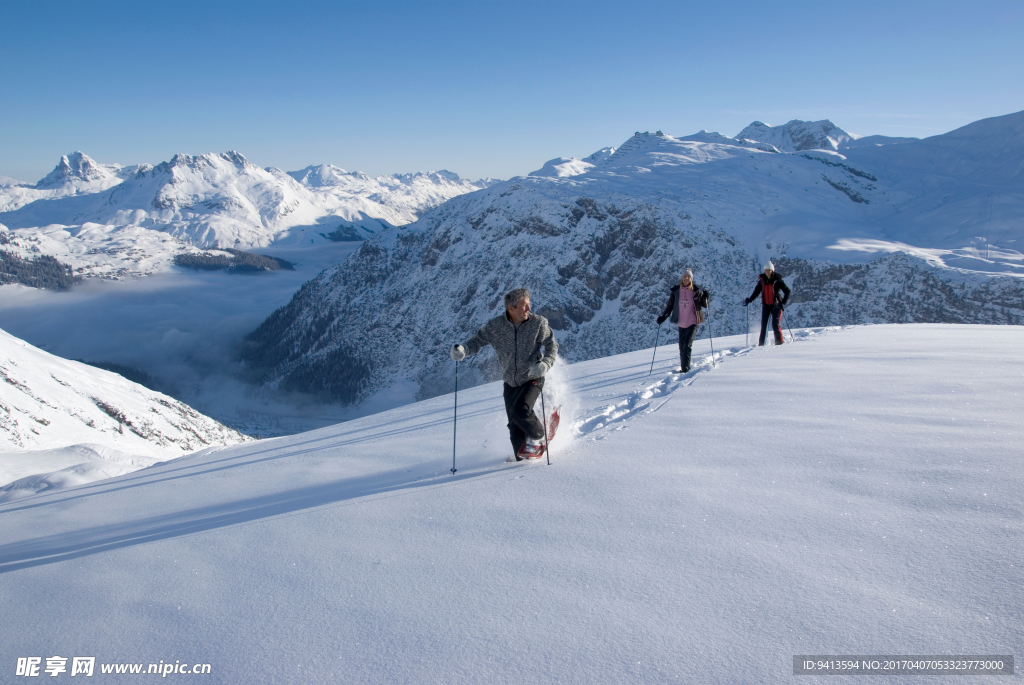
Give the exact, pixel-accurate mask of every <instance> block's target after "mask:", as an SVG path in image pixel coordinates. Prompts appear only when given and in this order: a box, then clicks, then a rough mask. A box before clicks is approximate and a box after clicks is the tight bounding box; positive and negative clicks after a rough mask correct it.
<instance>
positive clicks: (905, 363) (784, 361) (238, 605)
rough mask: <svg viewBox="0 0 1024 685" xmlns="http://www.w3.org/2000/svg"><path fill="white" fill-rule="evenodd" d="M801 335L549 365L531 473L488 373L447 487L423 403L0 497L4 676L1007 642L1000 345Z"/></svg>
mask: <svg viewBox="0 0 1024 685" xmlns="http://www.w3.org/2000/svg"><path fill="white" fill-rule="evenodd" d="M795 333H796V337H797V340H796V341H795V343H794V344H789V345H785V346H783V347H771V346H770V347H766V348H760V349H751V348H746V347H744V343H745V340H744V338H743V337H732V338H727V339H716V340H715V341H714V347H715V351H716V353H717V354H718V360H717V364H718V365H717V367H715V368H712V367H711V366H710V343H709V341H707V340H706V339H702V340H701V341H698V343H697V344H696V345H695V348H694V351H695V360H696V368H695V369H694V370H693V371H691V372H690V373H689V374H686V375H683V376H675V375H672V374H671V373H670V369H671V367H672V365H673V364H674V362H675V361H677V357H676V348H675V346H674V345H673V344H663V345H662V346H661V347H659V349H658V353H657V360H656V362H655V363H654V369H653V373H651V374H650V375H648V370H649V368H650V365H651V352H652V351H651V350H650V349H648V350H645V351H639V352H635V353H630V354H625V355H619V356H615V357H610V358H606V359H599V360H593V361H590V362H584V363H580V364H576V365H574V366H572V367H568V368H566V367H562V368H561V371H562V373H563V378H565V379H566V380H565V381H564V382H563V383H559V382H557V377H556V378H553V379H552V382H551V386H550V393H549V394H548V395H547V400H548V401H555V400H553V397H554V394H555V392H556V391H558V392H561V393H562V396H563V399H565V398H572V399H573V401H574V402H575V403H576V406H575V407H574V408H567V410H566V412H565V413H566V417H565V418H564V419H563V426H562V429H561V430H560V433H559V437H558V438H557V439H556V440H555V441H554V442H553V444H552V455H551V457H552V465H551V466H548V465H547V464H546V462H544V461H543V460H542V461H541V462H540V463H536V464H530V465H516V464H507V463H505V461H504V460H505V458H506V455H507V454H508V453H509V451H510V447H509V445H508V440H507V431H506V428H505V418H504V411H503V406H502V403H501V399H500V388H499V387H498V386H497V385H494V384H491V385H485V386H479V387H477V388H473V389H472V390H468V391H463V392H460V393H459V397H458V403H459V408H458V415H459V424H458V433H457V439H458V443H457V450H456V455H455V456H456V465H457V468H458V471H457V473H456V474H455V475H454V476H453V475H452V474H451V473H450V472H449V470H450V469H451V468H452V437H453V430H452V410H453V406H452V405H453V397H452V396H450V395H449V396H445V397H438V398H435V399H432V400H429V401H425V402H420V403H417V404H412V405H408V406H405V407H401V408H398V409H394V410H392V411H388V412H384V413H381V414H377V415H374V416H369V417H365V418H363V419H358V420H355V421H352V422H348V423H344V424H339V425H336V426H331V427H329V428H324V429H322V430H318V431H314V432H310V433H304V434H300V435H295V436H290V437H286V438H278V439H274V440H264V441H262V442H259V443H256V444H249V445H242V446H237V447H228V448H220V449H212V450H208V451H205V452H201V453H198V454H195V455H192V456H187V457H183V458H179V459H176V460H174V461H170V462H165V463H162V464H157V465H155V466H152V467H150V468H148V469H144V470H142V471H138V472H136V473H133V474H130V475H127V476H122V477H120V478H115V479H112V480H109V481H104V482H101V483H94V484H92V485H87V486H84V487H78V488H73V489H69V490H65V491H61V492H55V493H52V494H45V495H38V496H35V497H30V498H27V499H23V500H20V501H17V502H12V503H8V504H3V505H0V603H2V606H3V607H4V621H3V622H2V623H0V652H2V656H0V662H2V663H3V664H6V666H5V668H11V669H13V668H14V662H15V660H16V658H17V657H20V656H32V655H35V656H43V657H48V656H51V655H54V654H57V655H68V656H74V655H80V656H96V658H97V663H110V662H138V663H147V664H148V663H156V662H158V661H159V660H163V661H164V662H174V661H175V660H181V661H182V662H188V663H197V662H201V663H209V664H211V665H212V673H211V674H210V675H208V676H204V677H199V676H196V677H192V676H180V675H179V676H175V681H176V682H182V683H186V682H196V683H199V682H203V683H212V682H219V683H244V682H253V683H255V682H260V683H297V682H301V683H342V682H344V683H349V682H351V683H453V682H472V683H515V684H520V683H539V682H563V683H665V682H685V683H695V682H699V683H764V682H772V683H775V682H790V681H791V678H792V677H793V676H792V657H793V655H795V654H1013V653H1014V652H1017V653H1018V654H1019V649H1018V647H1019V645H1020V644H1021V638H1022V636H1024V601H1022V598H1021V593H1020V592H1019V589H1020V587H1021V586H1022V582H1024V578H1022V574H1021V563H1020V558H1021V549H1022V536H1021V512H1022V497H1021V492H1022V490H1021V476H1022V466H1021V460H1020V445H1021V438H1022V430H1021V427H1020V416H1021V415H1022V412H1024V390H1022V387H1024V385H1022V382H1021V381H1022V378H1024V357H1022V356H1021V354H1020V349H1021V345H1022V343H1024V329H1021V328H1020V327H1013V326H996V327H985V326H950V325H904V326H867V327H856V328H850V329H843V330H838V329H833V330H815V331H796V332H795ZM787 337H789V332H788V331H787ZM664 342H665V341H663V343H664ZM555 368H556V369H558V368H559V367H557V366H556V367H555ZM65 675H66V674H65ZM825 680H827V679H821V678H814V677H805V678H802V679H801V680H800V682H805V681H806V682H808V683H813V682H824V681H825ZM928 681H929V682H948V683H952V682H960V679H957V678H956V677H950V678H942V677H934V676H933V677H930V678H928ZM886 682H907V683H919V682H920V679H915V678H903V679H900V678H895V677H890V678H886Z"/></svg>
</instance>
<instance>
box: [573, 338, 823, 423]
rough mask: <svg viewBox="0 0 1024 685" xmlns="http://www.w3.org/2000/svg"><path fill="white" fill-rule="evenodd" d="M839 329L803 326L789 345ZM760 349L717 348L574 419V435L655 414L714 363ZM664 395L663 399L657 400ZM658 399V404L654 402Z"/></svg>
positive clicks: (788, 342) (713, 366)
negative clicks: (679, 371) (688, 366)
mask: <svg viewBox="0 0 1024 685" xmlns="http://www.w3.org/2000/svg"><path fill="white" fill-rule="evenodd" d="M836 330H840V328H839V327H829V328H808V329H800V330H797V331H795V332H793V333H791V334H790V337H792V338H793V339H792V340H790V341H787V344H790V343H795V342H798V341H804V340H806V339H808V338H811V337H815V336H817V335H820V334H822V333H825V332H830V331H836ZM787 332H788V331H787ZM757 350H758V348H757V347H754V346H749V347H748V346H741V347H728V348H725V349H722V350H718V351H716V352H715V354H714V360H712V356H711V354H705V355H702V356H701V357H700V358H699V359H695V360H694V364H693V368H692V369H691V370H690V371H688V372H686V373H684V374H677V373H669V374H667V375H665V376H664V377H663V378H662V379H661V380H659V381H657V382H656V383H653V384H651V385H648V386H646V387H644V388H642V389H640V390H637V391H636V392H633V393H631V394H630V395H629V397H627V398H626V399H625V400H622V401H621V402H618V403H617V404H612V405H609V406H607V407H605V408H603V409H599V410H598V412H597V414H596V415H594V416H590V417H586V418H582V419H578V420H576V421H574V422H573V424H572V430H573V434H574V436H575V437H584V436H586V435H589V434H591V433H594V432H595V431H599V430H601V429H603V428H608V427H609V426H611V425H612V424H617V423H621V422H623V421H628V420H630V419H633V418H636V417H639V416H644V415H646V414H653V413H654V412H656V411H658V410H659V409H661V408H662V407H663V406H665V404H666V403H667V402H668V401H669V400H671V399H672V397H673V396H674V395H675V393H676V391H678V390H680V389H682V388H685V387H687V386H689V385H692V384H693V382H694V381H695V380H697V379H698V378H700V377H702V376H703V375H704V374H706V373H708V372H710V371H712V370H713V369H714V368H715V364H717V363H719V362H721V361H723V360H725V359H727V358H730V357H744V356H747V355H749V354H753V353H754V352H755V351H757ZM661 398H664V399H663V400H662V401H661V402H658V400H659V399H661ZM656 402H657V404H655V403H656ZM621 428H624V426H620V427H619V428H616V430H619V429H621Z"/></svg>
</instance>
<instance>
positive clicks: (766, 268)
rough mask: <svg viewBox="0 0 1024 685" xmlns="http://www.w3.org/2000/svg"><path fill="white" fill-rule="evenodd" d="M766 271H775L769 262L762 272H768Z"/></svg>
mask: <svg viewBox="0 0 1024 685" xmlns="http://www.w3.org/2000/svg"><path fill="white" fill-rule="evenodd" d="M768 269H771V270H772V271H775V265H774V264H772V263H771V262H768V263H767V264H765V265H764V270H765V271H768Z"/></svg>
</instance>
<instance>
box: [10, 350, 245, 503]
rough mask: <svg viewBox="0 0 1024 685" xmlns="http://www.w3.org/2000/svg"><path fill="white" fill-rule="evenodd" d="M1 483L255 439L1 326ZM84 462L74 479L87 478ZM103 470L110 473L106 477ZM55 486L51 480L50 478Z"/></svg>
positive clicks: (124, 466)
mask: <svg viewBox="0 0 1024 685" xmlns="http://www.w3.org/2000/svg"><path fill="white" fill-rule="evenodd" d="M0 381H3V382H2V383H0V485H7V484H8V483H10V482H11V481H17V480H20V479H24V478H27V477H30V476H36V478H35V479H34V480H33V481H32V482H33V484H34V485H32V486H31V487H30V485H29V484H26V483H20V484H19V485H17V486H16V487H15V489H20V490H24V489H26V488H29V489H34V490H38V489H41V488H44V487H48V486H47V484H46V482H45V478H44V477H45V476H46V475H47V474H48V472H50V471H59V470H63V469H68V468H77V467H79V466H80V465H81V464H82V463H83V462H89V463H92V465H93V466H96V465H97V464H98V463H100V462H105V463H104V464H103V468H100V469H99V472H97V473H92V477H93V478H96V477H107V476H109V475H111V473H110V468H115V470H116V472H117V473H124V472H126V471H127V470H134V469H137V468H141V467H143V466H147V465H149V464H152V463H156V462H158V461H164V460H167V459H173V458H175V457H179V456H181V455H183V454H187V453H189V452H193V451H195V450H198V449H202V448H205V447H211V446H218V445H220V446H223V445H234V444H237V443H240V442H245V441H247V440H249V439H250V438H247V437H246V436H244V435H242V434H241V433H238V432H237V431H234V430H231V429H230V428H227V427H226V426H223V425H221V424H220V423H218V422H216V421H214V420H213V419H210V418H208V417H206V416H203V415H202V414H200V413H199V412H197V411H195V410H194V409H192V408H191V407H189V406H187V405H185V404H182V403H181V402H178V401H177V400H175V399H173V398H171V397H168V396H166V395H164V394H161V393H158V392H154V391H152V390H149V389H147V388H144V387H142V386H141V385H138V384H136V383H132V382H131V381H128V380H126V379H124V378H123V377H121V376H120V375H118V374H115V373H111V372H109V371H103V370H102V369H97V368H95V367H92V366H88V365H86V364H82V363H79V362H73V361H69V360H66V359H61V358H60V357H55V356H53V355H51V354H49V353H47V352H44V351H43V350H40V349H38V348H35V347H33V346H31V345H29V344H28V343H26V342H24V341H23V340H19V339H18V338H15V337H13V336H11V335H9V334H8V333H6V332H5V331H2V330H0ZM94 470H95V469H91V468H89V465H88V464H86V466H85V467H82V468H79V470H78V472H77V473H78V475H77V476H76V478H77V480H75V482H83V480H89V479H90V478H89V474H88V473H86V472H91V471H94ZM104 473H105V474H106V475H104ZM51 485H52V483H51Z"/></svg>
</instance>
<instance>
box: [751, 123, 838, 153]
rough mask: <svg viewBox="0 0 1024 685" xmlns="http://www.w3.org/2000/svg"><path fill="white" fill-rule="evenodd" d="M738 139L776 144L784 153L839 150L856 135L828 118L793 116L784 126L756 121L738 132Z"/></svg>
mask: <svg viewBox="0 0 1024 685" xmlns="http://www.w3.org/2000/svg"><path fill="white" fill-rule="evenodd" d="M736 138H737V139H739V140H744V139H745V140H753V141H757V142H759V143H765V144H767V145H774V146H775V147H776V148H778V149H779V150H781V151H783V152H801V151H803V150H838V149H839V148H840V147H842V146H844V145H845V144H846V143H848V142H850V141H852V140H854V138H853V136H851V135H850V134H849V133H847V132H846V131H844V130H843V129H841V128H839V127H838V126H836V125H835V124H833V123H832V122H831V121H829V120H828V119H822V120H820V121H802V120H800V119H792V120H790V121H788V122H786V123H785V124H783V125H782V126H770V125H769V124H766V123H764V122H761V121H755V122H753V123H752V124H750V125H749V126H747V127H746V128H745V129H743V130H742V131H740V132H739V133H738V134H736Z"/></svg>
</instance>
